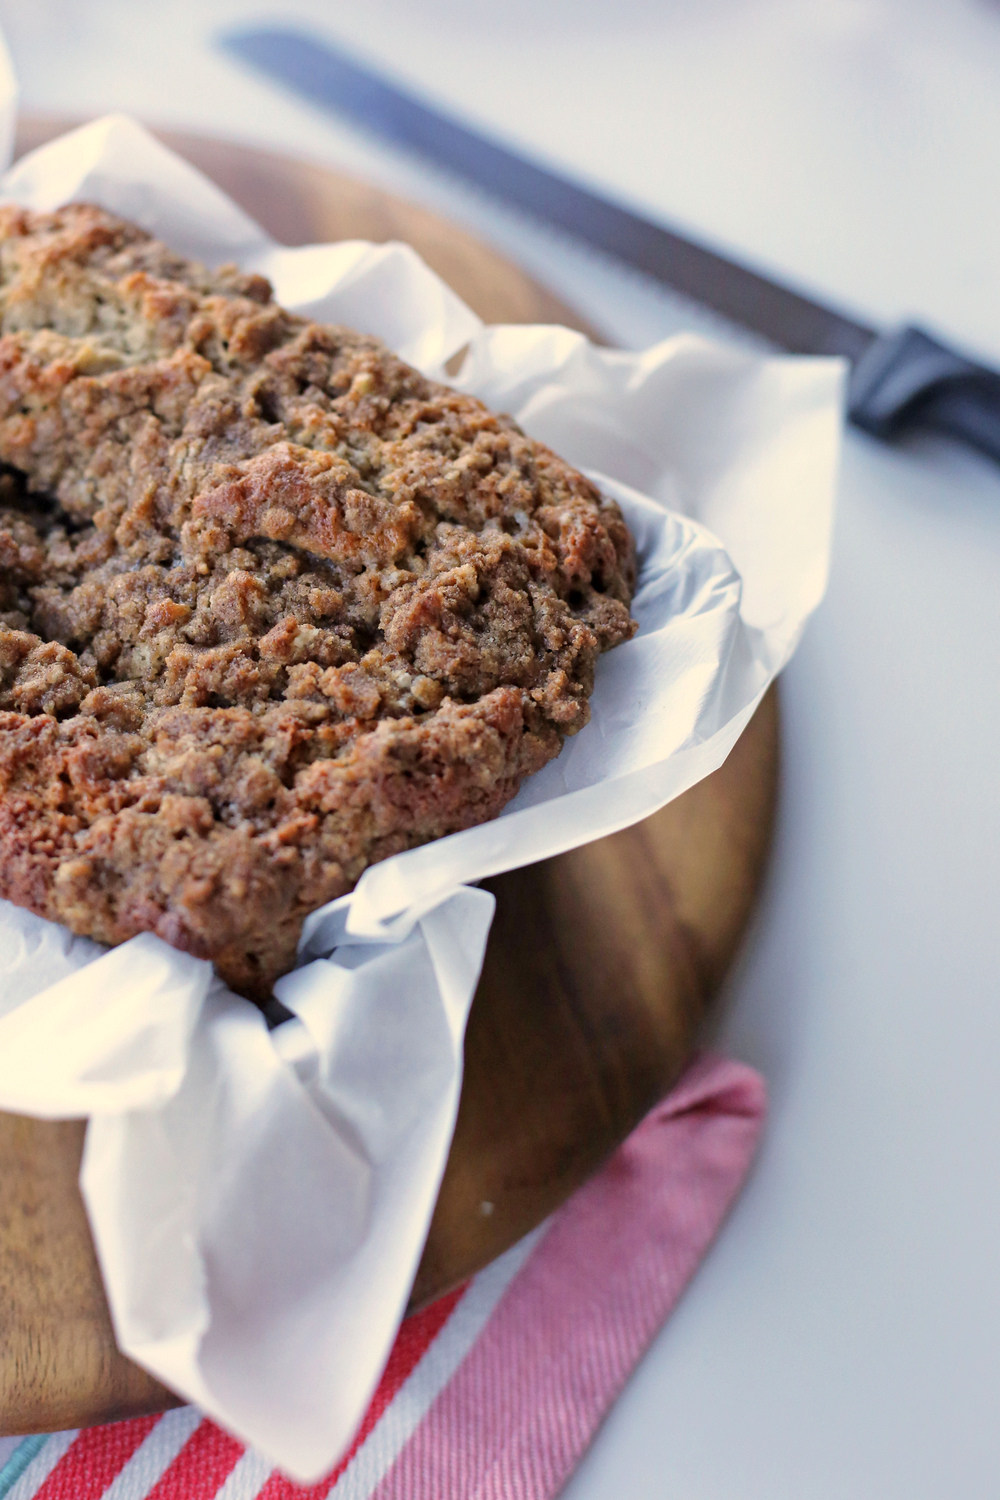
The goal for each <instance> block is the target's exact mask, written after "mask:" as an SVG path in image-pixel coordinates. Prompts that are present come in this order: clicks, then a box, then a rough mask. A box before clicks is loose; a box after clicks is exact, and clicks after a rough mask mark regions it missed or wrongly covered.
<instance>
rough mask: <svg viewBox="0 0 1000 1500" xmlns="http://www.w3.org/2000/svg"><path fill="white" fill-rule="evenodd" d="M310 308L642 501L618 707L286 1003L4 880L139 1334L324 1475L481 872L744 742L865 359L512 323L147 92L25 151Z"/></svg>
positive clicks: (378, 1325) (809, 603)
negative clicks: (102, 931)
mask: <svg viewBox="0 0 1000 1500" xmlns="http://www.w3.org/2000/svg"><path fill="white" fill-rule="evenodd" d="M0 191H2V194H3V197H5V198H7V199H10V198H13V199H15V200H17V201H19V202H22V203H25V204H29V205H31V206H34V207H37V208H49V207H54V206H56V205H58V204H60V203H63V202H66V201H69V200H72V199H77V200H80V199H89V200H92V201H96V202H99V203H101V204H103V205H104V206H105V207H107V208H109V209H113V210H115V211H117V212H120V213H122V214H125V215H127V216H129V217H131V218H133V219H135V220H137V221H138V222H139V223H141V224H142V225H144V226H145V227H146V228H147V229H149V230H151V231H153V232H155V233H156V234H158V235H160V236H161V237H162V238H164V239H165V240H166V241H167V242H168V243H170V244H171V245H172V246H174V247H175V248H176V249H178V250H180V251H183V252H185V253H187V254H191V255H195V256H198V257H200V258H201V259H203V260H205V261H207V262H209V263H212V264H217V263H219V262H220V261H223V260H231V259H235V260H238V261H239V262H240V263H241V264H242V265H243V266H245V267H247V268H252V269H256V270H260V271H262V272H263V273H264V274H265V275H267V276H269V277H270V278H271V280H272V281H273V282H274V284H275V288H276V293H277V296H278V298H279V300H280V301H281V302H283V303H284V304H285V305H286V306H289V307H290V308H292V309H294V310H296V311H299V312H304V313H308V314H310V315H311V316H314V317H317V318H320V319H322V320H325V321H330V322H344V323H348V324H350V325H351V326H354V327H357V328H361V329H363V330H364V331H366V332H373V333H377V334H379V335H380V336H382V337H383V338H384V339H386V340H387V342H388V343H390V344H391V345H392V346H393V347H394V348H396V349H397V350H398V351H399V352H400V353H401V354H402V355H403V356H404V357H405V358H407V359H409V360H410V361H411V362H413V363H414V364H417V365H419V366H420V367H421V368H422V369H423V370H425V371H426V372H427V373H428V374H430V375H433V376H439V377H442V378H443V370H444V366H445V364H446V362H448V361H449V360H450V359H451V358H452V356H454V355H456V354H458V353H459V352H460V351H462V350H463V349H466V348H467V353H466V355H465V357H464V360H463V362H462V364H461V368H460V372H459V374H458V376H457V377H455V378H454V379H453V382H452V383H454V384H456V385H458V386H460V387H461V388H463V389H465V390H468V391H471V392H474V393H475V394H477V395H479V396H481V397H482V398H483V399H484V400H486V401H487V402H488V403H489V404H491V405H493V406H495V407H498V408H501V409H504V410H507V411H510V412H512V413H513V415H514V416H515V417H516V418H517V420H518V421H519V422H520V423H521V425H522V426H523V427H524V428H525V429H526V430H527V431H528V432H530V433H531V434H532V435H533V436H536V437H539V438H541V439H543V440H544V441H546V442H548V443H549V444H551V445H552V446H553V447H554V448H556V449H557V450H558V451H559V452H561V453H563V454H564V455H565V456H566V457H567V458H569V459H570V460H572V461H574V462H575V463H577V464H578V465H580V466H582V467H585V468H586V469H587V470H588V471H589V472H591V473H592V475H593V477H594V478H595V479H596V480H597V482H598V483H599V484H600V485H601V486H602V488H604V489H605V490H606V491H607V492H608V493H610V494H613V495H614V496H616V497H617V498H618V500H619V501H620V503H621V505H622V507H623V509H624V511H625V513H626V516H627V519H628V521H629V524H630V526H631V528H632V530H633V533H634V535H635V537H636V539H637V543H638V549H639V557H640V581H639V589H638V593H637V595H636V600H635V605H634V612H635V614H636V617H637V619H638V621H639V624H640V630H639V634H638V635H637V636H636V638H635V639H634V640H633V641H631V642H629V643H628V644H626V645H624V646H620V647H618V648H617V649H616V650H615V651H614V652H612V653H610V654H609V655H608V656H607V657H605V658H604V659H603V660H602V662H601V663H600V667H599V672H598V679H597V686H596V690H595V694H594V698H593V705H592V707H593V714H592V721H591V723H590V724H589V725H588V727H587V728H586V729H584V730H583V731H582V732H581V733H580V734H579V735H578V736H577V737H576V738H574V739H573V740H571V741H570V742H569V743H568V744H567V745H566V748H565V749H564V751H563V753H562V754H561V755H560V757H559V758H558V759H557V760H556V761H555V762H554V763H552V764H551V765H550V766H548V767H547V768H546V769H545V770H544V771H542V772H541V773H540V774H539V775H538V776H536V777H535V778H533V779H532V780H531V781H530V782H529V783H528V784H527V785H526V786H525V787H524V788H523V789H522V790H521V792H520V794H519V795H518V797H517V798H516V799H515V800H514V802H513V803H512V804H511V805H510V807H509V808H508V809H507V811H506V812H505V814H504V815H503V816H502V817H500V818H499V819H497V820H496V821H495V822H493V823H489V824H486V825H484V826H483V827H480V828H474V829H470V830H468V831H466V832H463V833H460V834H456V835H454V836H452V837H450V838H447V839H442V840H439V841H438V842H436V843H434V844H431V845H428V846H426V847H424V848H421V849H416V850H411V851H409V852H407V853H404V854H400V855H397V856H395V857H394V858H392V859H389V860H386V861H385V862H384V863H382V864H379V865H376V866H374V867H373V868H372V869H370V870H369V871H367V872H366V874H365V875H364V877H363V878H362V880H361V881H360V883H359V885H358V887H357V889H356V890H355V891H354V893H353V894H352V895H351V896H348V897H345V898H343V899H342V900H341V901H338V902H336V903H334V904H333V905H332V906H330V907H328V908H325V909H324V910H322V911H320V912H317V913H315V914H314V915H313V916H312V917H311V918H310V919H309V921H308V923H307V925H306V930H305V932H304V935H303V941H302V945H301V949H300V960H301V966H300V967H299V968H298V969H297V970H296V971H295V972H294V973H292V974H290V975H288V976H286V977H285V978H284V979H283V980H282V981H281V982H280V983H279V985H278V989H277V993H278V995H279V997H280V999H281V1000H282V1001H283V1002H284V1004H285V1005H286V1006H287V1007H288V1008H289V1009H290V1010H291V1011H292V1012H293V1013H294V1017H295V1019H293V1020H292V1021H289V1022H287V1023H285V1024H284V1025H282V1026H280V1027H279V1028H278V1029H277V1030H276V1031H274V1032H271V1033H269V1032H268V1031H267V1029H266V1026H265V1024H264V1022H263V1020H262V1018H261V1016H260V1014H259V1013H258V1012H257V1011H256V1010H255V1009H254V1007H253V1006H251V1005H250V1004H249V1003H247V1002H246V1001H244V1000H241V999H239V998H238V997H236V996H234V995H233V994H232V993H230V992H229V991H228V990H227V989H226V988H225V986H224V985H222V984H221V983H220V982H219V981H218V979H217V978H216V977H215V976H214V974H213V971H212V969H211V967H210V966H209V965H208V964H206V963H203V962H201V961H199V960H196V959H192V958H190V957H188V956H186V955H184V954H181V953H179V952H176V951H175V950H173V949H172V948H170V947H168V946H167V945H165V944H164V943H162V942H160V941H159V940H158V939H156V938H154V937H151V936H142V937H138V938H134V939H133V940H132V941H131V942H129V943H126V944H124V945H123V946H121V947H120V948H117V949H115V950H113V951H111V952H106V951H105V950H103V949H101V948H100V947H99V946H97V945H96V944H93V943H90V942H87V941H85V940H82V939H78V938H73V937H71V936H70V935H69V934H68V933H67V932H66V931H64V930H63V929H62V928H60V927H57V926H54V925H53V924H51V923H48V922H44V921H41V920H40V919H38V918H36V917H34V916H31V915H29V914H27V913H25V912H23V911H20V910H19V909H17V908H15V907H13V906H11V905H10V904H9V903H4V902H0V1107H2V1108H4V1109H9V1110H17V1111H21V1112H24V1113H29V1114H36V1115H40V1116H44V1117H48V1118H61V1117H72V1116H78V1115H84V1116H88V1117H89V1120H90V1123H89V1126H88V1131H87V1142H86V1150H85V1157H84V1164H83V1172H82V1186H83V1191H84V1195H85V1199H86V1203H87V1208H88V1212H89V1215H90V1221H91V1225H92V1228H93V1232H94V1238H95V1243H96V1246H97V1250H98V1255H99V1258H100V1262H101V1266H102V1270H103V1273H104V1278H105V1285H106V1288H107V1292H108V1299H109V1303H110V1306H111V1310H112V1316H113V1318H114V1323H115V1329H116V1333H117V1336H118V1340H119V1342H120V1344H121V1347H122V1348H123V1349H124V1350H125V1351H126V1352H127V1353H129V1354H130V1355H132V1357H133V1358H135V1359H137V1360H138V1361H139V1362H140V1363H141V1364H143V1365H145V1366H146V1367H147V1368H148V1369H150V1370H152V1371H153V1372H154V1373H155V1374H156V1375H158V1376H159V1377H160V1378H161V1379H163V1380H164V1381H166V1382H167V1383H168V1384H169V1385H170V1386H172V1387H173V1388H174V1389H175V1390H177V1391H178V1392H180V1393H181V1394H182V1395H184V1396H186V1397H188V1398H189V1399H191V1400H193V1401H196V1402H198V1403H199V1404H200V1405H201V1406H202V1407H203V1408H204V1409H205V1410H206V1411H208V1412H209V1413H210V1414H211V1415H212V1416H213V1417H215V1418H216V1419H217V1420H218V1421H220V1422H222V1423H223V1424H224V1425H225V1426H227V1427H228V1428H229V1429H231V1430H232V1431H233V1432H234V1433H236V1434H237V1435H238V1436H239V1437H240V1438H241V1439H243V1440H244V1441H246V1442H248V1443H250V1444H252V1445H254V1446H256V1447H257V1448H259V1449H260V1450H262V1451H263V1452H264V1453H265V1454H266V1455H267V1456H268V1457H269V1458H270V1459H272V1460H273V1461H274V1462H276V1463H277V1464H279V1465H280V1466H281V1467H282V1468H284V1469H286V1470H287V1471H288V1472H289V1473H291V1474H292V1475H294V1476H295V1477H296V1478H298V1479H300V1480H311V1479H314V1478H316V1477H318V1476H319V1475H320V1474H321V1473H323V1472H324V1471H325V1470H327V1469H328V1468H329V1467H330V1466H331V1464H332V1463H333V1462H334V1461H335V1460H336V1459H337V1457H338V1456H339V1454H340V1453H341V1451H342V1450H343V1448H344V1447H345V1445H346V1444H347V1442H348V1441H349V1439H350V1437H351V1435H352V1433H353V1430H354V1428H355V1426H356V1424H357V1422H358V1421H359V1419H360V1417H361V1415H362V1414H363V1411H364V1409H365V1406H366V1403H367V1401H368V1399H369V1396H370V1394H371V1391H372V1389H373V1387H374V1385H375V1383H376V1381H377V1379H378V1376H379V1374H380V1372H381V1368H382V1365H383V1363H384V1360H385V1357H386V1355H387V1353H388V1350H389V1348H390V1346H391V1342H392V1339H393V1336H394V1333H395V1329H396V1326H397V1324H398V1321H399V1318H400V1317H401V1315H402V1310H403V1308H404V1306H405V1303H406V1299H407V1295H408V1290H409V1287H410V1284H411V1281H412V1277H413V1274H414V1271H415V1268H416V1264H417V1260H418V1258H419V1255H420V1251H421V1248H422V1245H423V1241H424V1237H425V1235H426V1230H427V1225H428V1222H429V1217H430V1214H431V1211H432V1208H433V1204H434V1200H435V1197H436V1194H437V1189H438V1185H439V1182H440V1176H441V1172H442V1170H443V1166H444V1162H445V1158H446V1155H447V1149H448V1144H449V1141H450V1137H451V1132H452V1129H453V1125H454V1118H455V1110H456V1107H457V1100H458V1092H459V1086H460V1078H461V1057H462V1038H463V1033H464V1026H465V1020H466V1015H467V1012H468V1007H469V1003H470V1000H471V996H472V993H473V990H474V988H475V983H476V979H477V976H478V973H479V968H480V965H481V961H482V954H483V950H484V947H485V942H486V937H487V933H488V930H489V924H490V919H491V916H492V898H491V897H490V896H488V895H487V894H485V893H484V892H482V891H479V890H477V889H474V888H472V886H471V883H472V882H475V881H478V880H479V879H481V878H482V877H484V876H485V875H488V874H491V873H495V872H497V871H499V870H503V869H507V868H511V867H513V866H516V865H520V864H526V863H529V862H530V861H533V860H536V859H539V858H542V857H545V856H548V855H551V854H554V853H556V852H558V851H560V850H563V849H566V848H569V847H571V846H573V845H576V844H580V843H583V842H585V841H587V840H589V839H592V838H596V837H599V836H600V835H603V834H605V833H608V832H611V831H612V830H614V829H617V828H620V827H623V826H625V825H626V824H628V823H631V822H634V821H636V820H637V819H639V818H641V817H644V816H646V815H647V814H648V813H651V812H653V811H654V810H655V809H656V808H658V807H660V806H662V805H663V803H665V802H667V801H668V800H669V799H670V798H672V797H675V796H677V795H678V794H679V793H680V792H682V791H684V790H685V789H686V788H687V787H688V786H690V785H692V783H694V782H695V781H697V780H699V779H700V778H701V777H703V776H705V775H707V774H708V773H709V772H710V771H712V770H714V769H715V768H716V767H717V766H718V765H720V764H721V762H722V761H723V759H724V758H725V756H726V755H727V753H728V751H729V750H730V748H731V747H732V745H733V743H734V742H735V740H736V738H737V736H738V735H739V733H740V732H741V730H742V728H743V727H744V725H745V724H746V722H747V720H748V719H749V717H750V715H751V714H752V712H753V710H754V708H755V707H756V705H757V703H758V702H759V700H760V697H761V695H762V693H763V692H764V690H765V689H766V687H767V685H768V684H769V683H770V681H771V680H772V678H773V677H774V675H775V674H776V673H777V672H778V671H780V669H781V667H782V666H783V665H784V663H785V662H786V661H787V660H788V657H789V655H790V654H791V652H792V651H793V649H794V647H795V644H796V642H797V640H798V638H799V635H800V633H801V630H802V628H803V625H804V623H805V621H806V619H807V617H808V615H809V613H810V612H811V610H812V609H813V608H814V607H815V605H816V604H817V602H818V601H819V599H820V597H821V595H822V592H823V588H824V585H825V579H826V570H827V560H828V551H829V532H830V522H831V507H832V497H833V487H834V474H835V466H836V457H837V448H838V437H839V425H840V399H841V384H842V370H841V366H840V365H839V363H838V362H836V361H828V360H790V359H762V358H760V357H757V356H754V355H749V354H746V353H742V352H737V351H734V350H732V349H726V348H720V347H715V346H712V345H710V344H707V343H705V342H703V341H701V340H698V339H693V338H691V339H678V340H673V341H670V342H668V343H664V344H661V345H658V346H656V347H654V348H651V349H648V350H645V351H644V352H641V353H627V352H623V351H616V350H607V349H599V348H596V347H594V346H593V345H591V344H590V343H588V341H587V340H586V339H585V338H583V337H582V336H581V335H579V334H576V333H572V332H569V331H567V330H566V329H561V328H550V327H538V328H520V327H508V328H485V327H483V325H482V324H481V323H480V322H479V320H478V319H477V318H476V317H475V316H474V315H473V314H472V313H471V312H470V311H469V309H468V308H466V307H465V306H464V304H462V303H461V302H460V301H459V300H458V298H457V297H455V295H454V294H453V293H452V292H450V291H449V290H448V288H447V287H445V286H444V285H443V284H442V283H441V282H440V281H439V280H438V279H437V278H436V277H435V276H434V275H433V274H432V273H431V272H430V271H429V270H428V269H427V268H426V267H425V266H424V265H423V264H422V262H421V261H420V260H419V259H418V257H417V256H416V255H415V254H414V253H413V252H412V251H411V250H409V249H407V248H406V247H404V246H400V245H389V246H382V247H373V246H370V245H367V244H362V243H356V242H351V243H346V244H341V245H314V246H308V247H306V248H304V249H294V250H293V249H287V248H283V247H281V246H278V245H275V244H274V243H273V242H271V241H269V240H268V239H267V238H266V237H265V236H264V235H263V233H262V232H261V231H260V229H259V228H258V227H257V226H256V225H254V224H253V223H252V222H251V221H250V220H249V219H247V218H246V216H245V215H244V214H243V213H242V212H241V211H239V210H238V209H237V208H236V207H235V206H234V205H233V204H232V203H230V202H229V201H228V200H227V199H226V198H224V197H223V196H222V195H221V194H220V193H219V192H218V191H217V190H216V189H215V188H214V187H213V186H212V185H211V184H210V183H208V182H207V181H206V180H205V179H204V178H202V177H201V176H199V175H198V174H197V173H196V172H194V171H193V169H192V168H190V167H189V166H187V165H186V164H185V163H183V162H182V161H180V160H179V159H178V158H176V157H174V156H173V155H171V153H169V152H168V151H167V150H165V148H164V147H162V146H160V145H159V144H157V143H156V142H155V141H154V140H152V139H151V138H150V137H149V136H148V135H147V134H146V133H145V132H144V131H143V130H142V129H141V128H140V127H139V126H138V125H136V124H135V123H134V122H132V121H130V120H127V119H125V118H121V117H113V118H109V119H107V120H103V121H97V122H95V123H94V124H92V125H89V126H87V127H85V128H84V129H82V130H79V131H76V132H74V133H73V134H71V135H68V136H66V137H64V138H62V139H61V140H60V141H57V142H54V143H53V144H52V145H49V146H47V147H45V148H43V149H42V150H40V151H38V152H35V153H34V154H33V155H32V156H31V157H28V158H26V159H25V160H23V161H22V162H20V163H18V165H17V166H16V167H15V168H13V169H12V170H11V171H10V172H8V174H7V176H6V177H5V178H4V179H3V183H2V185H0Z"/></svg>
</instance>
